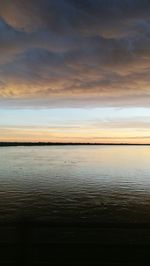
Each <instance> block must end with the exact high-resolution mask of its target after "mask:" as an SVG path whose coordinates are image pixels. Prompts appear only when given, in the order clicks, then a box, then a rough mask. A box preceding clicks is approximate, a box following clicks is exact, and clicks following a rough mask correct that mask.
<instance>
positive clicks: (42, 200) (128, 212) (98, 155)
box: [0, 145, 150, 223]
mask: <svg viewBox="0 0 150 266" xmlns="http://www.w3.org/2000/svg"><path fill="white" fill-rule="evenodd" d="M0 217H1V221H4V222H5V221H14V222H17V221H20V220H22V219H27V220H29V221H30V220H31V221H33V222H34V221H39V222H43V221H44V222H54V223H55V222H58V223H59V222H60V223H65V222H66V223H69V222H70V223H71V222H88V223H90V222H92V223H149V222H150V146H108V145H107V146H105V145H104V146H88V145H87V146H80V145H79V146H71V145H70V146H42V147H1V148H0Z"/></svg>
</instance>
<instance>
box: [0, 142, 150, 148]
mask: <svg viewBox="0 0 150 266" xmlns="http://www.w3.org/2000/svg"><path fill="white" fill-rule="evenodd" d="M80 145H81V146H86V145H89V146H106V145H107V146H109V145H110V146H150V143H145V144H143V143H88V142H85V143H83V142H82V143H80V142H76V143H75V142H66V143H65V142H0V147H14V146H80Z"/></svg>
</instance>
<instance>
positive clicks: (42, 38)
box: [0, 0, 150, 144]
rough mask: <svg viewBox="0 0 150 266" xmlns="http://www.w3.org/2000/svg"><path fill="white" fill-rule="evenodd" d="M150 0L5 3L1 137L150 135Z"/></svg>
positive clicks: (1, 7)
mask: <svg viewBox="0 0 150 266" xmlns="http://www.w3.org/2000/svg"><path fill="white" fill-rule="evenodd" d="M149 12H150V1H138V0H124V1H118V0H107V1H104V0H94V1H93V0H90V1H74V0H70V1H68V0H63V1H60V0H55V1H49V0H45V1H43V0H37V1H34V0H30V1H29V0H27V1H23V0H14V1H10V0H7V1H1V3H0V53H1V56H0V141H32V142H37V141H46V142H47V141H48V142H90V143H93V142H94V143H95V142H96V143H138V144H142V143H150V108H149V106H150V78H149V76H150V75H149V69H150V49H149V47H150V38H149V35H150V20H149Z"/></svg>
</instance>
